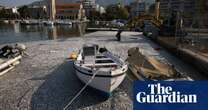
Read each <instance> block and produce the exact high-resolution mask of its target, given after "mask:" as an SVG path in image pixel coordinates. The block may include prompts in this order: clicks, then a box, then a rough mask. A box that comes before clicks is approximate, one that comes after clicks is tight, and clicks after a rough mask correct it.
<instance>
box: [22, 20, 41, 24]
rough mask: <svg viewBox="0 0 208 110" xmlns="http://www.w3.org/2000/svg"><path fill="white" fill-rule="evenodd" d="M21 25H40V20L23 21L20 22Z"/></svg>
mask: <svg viewBox="0 0 208 110" xmlns="http://www.w3.org/2000/svg"><path fill="white" fill-rule="evenodd" d="M20 24H21V25H39V21H38V20H22V21H21V22H20Z"/></svg>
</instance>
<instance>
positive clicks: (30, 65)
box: [0, 31, 205, 110]
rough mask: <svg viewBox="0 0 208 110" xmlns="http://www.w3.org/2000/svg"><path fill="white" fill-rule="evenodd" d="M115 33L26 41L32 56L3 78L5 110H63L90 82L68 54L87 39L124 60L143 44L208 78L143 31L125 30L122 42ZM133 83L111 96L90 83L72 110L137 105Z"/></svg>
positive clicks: (0, 97) (0, 109) (0, 99)
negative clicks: (80, 74)
mask: <svg viewBox="0 0 208 110" xmlns="http://www.w3.org/2000/svg"><path fill="white" fill-rule="evenodd" d="M115 35H116V32H113V31H98V32H94V33H90V34H86V35H85V36H83V37H73V38H68V39H58V40H46V41H34V42H25V43H24V44H25V45H26V46H27V47H28V49H27V51H26V52H27V53H28V54H29V56H25V57H24V58H23V59H22V61H21V64H20V65H18V66H17V67H16V68H15V69H14V70H12V71H10V72H8V73H7V74H5V75H3V76H2V77H0V110H62V109H63V108H64V106H65V105H67V103H69V101H70V100H71V99H72V97H73V96H74V95H75V94H76V93H77V92H78V91H79V90H80V89H81V88H82V87H83V86H84V85H83V84H82V83H81V82H80V81H79V79H78V78H77V77H76V75H75V71H74V68H73V61H71V60H69V59H67V58H68V57H69V54H70V53H71V52H73V51H75V52H77V51H78V50H79V49H80V48H81V47H82V45H83V44H85V43H96V44H99V45H100V46H105V47H106V48H108V49H109V50H110V51H112V52H113V53H115V54H117V55H119V56H121V58H123V59H126V58H127V51H128V49H130V48H132V47H140V48H141V50H142V51H143V53H144V54H145V55H149V56H155V57H156V58H158V59H160V60H163V61H166V62H169V63H173V64H174V65H176V68H177V69H179V70H180V71H181V72H183V73H184V74H187V75H189V76H190V77H191V78H193V79H195V80H200V79H205V77H204V76H200V73H199V72H198V71H196V70H195V69H193V68H192V67H190V66H189V65H187V64H185V63H184V62H182V61H180V60H179V59H177V58H176V57H174V56H172V55H170V54H169V53H168V52H166V51H165V50H163V49H162V50H161V51H159V52H158V51H156V50H154V48H155V47H158V46H157V45H156V44H154V43H152V42H151V41H150V40H148V39H146V38H145V37H144V36H143V35H142V33H138V32H123V33H122V41H121V42H117V41H116V38H115ZM1 46H2V45H0V47H1ZM132 86H133V83H132V79H129V78H128V77H126V79H125V80H124V81H123V83H122V84H121V85H120V86H119V87H118V88H117V89H116V90H115V91H114V92H113V94H112V96H111V97H110V98H106V97H103V96H102V95H101V94H100V93H99V92H98V91H96V90H94V89H92V88H87V89H86V90H85V91H84V92H83V93H82V94H81V96H80V97H78V99H77V100H75V102H74V103H73V104H72V106H70V107H69V108H68V109H69V110H77V109H78V110H132V109H133V101H132V100H133V92H132Z"/></svg>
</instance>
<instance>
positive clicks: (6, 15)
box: [0, 8, 18, 19]
mask: <svg viewBox="0 0 208 110" xmlns="http://www.w3.org/2000/svg"><path fill="white" fill-rule="evenodd" d="M0 18H1V19H14V18H18V14H14V13H12V11H11V10H10V9H4V8H3V9H2V10H0Z"/></svg>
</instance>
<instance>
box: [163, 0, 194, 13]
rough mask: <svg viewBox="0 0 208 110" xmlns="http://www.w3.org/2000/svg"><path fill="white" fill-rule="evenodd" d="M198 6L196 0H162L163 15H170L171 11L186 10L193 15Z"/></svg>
mask: <svg viewBox="0 0 208 110" xmlns="http://www.w3.org/2000/svg"><path fill="white" fill-rule="evenodd" d="M195 8H196V0H160V14H161V16H169V14H170V12H171V11H181V12H183V11H186V13H187V14H190V15H193V14H194V12H195Z"/></svg>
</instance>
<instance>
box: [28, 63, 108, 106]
mask: <svg viewBox="0 0 208 110" xmlns="http://www.w3.org/2000/svg"><path fill="white" fill-rule="evenodd" d="M30 80H45V82H44V83H43V84H42V85H41V86H40V87H39V88H37V90H36V92H35V93H34V94H33V95H32V100H31V109H32V110H63V108H64V107H65V106H66V105H67V104H68V103H69V102H70V100H71V99H72V98H73V97H74V96H75V95H76V94H77V92H78V91H79V90H80V89H81V88H82V87H83V86H84V84H83V83H81V82H80V80H79V79H78V78H77V77H76V75H75V70H74V68H73V62H72V61H66V62H65V63H63V64H62V65H60V66H59V67H58V68H57V69H55V71H53V72H52V73H51V74H49V75H48V76H45V77H42V78H32V79H30ZM105 100H107V98H106V97H102V96H101V95H100V94H99V92H98V91H96V90H94V89H91V88H89V87H88V88H87V89H86V90H84V92H83V93H82V94H81V95H80V96H79V97H78V98H77V99H76V100H75V101H74V103H73V104H72V105H71V106H70V107H69V108H68V109H69V110H74V109H75V110H76V109H78V108H83V107H87V106H91V105H96V104H98V103H101V102H104V101H105Z"/></svg>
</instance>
